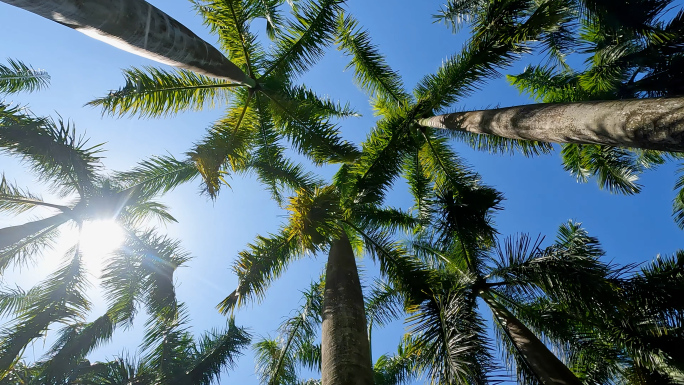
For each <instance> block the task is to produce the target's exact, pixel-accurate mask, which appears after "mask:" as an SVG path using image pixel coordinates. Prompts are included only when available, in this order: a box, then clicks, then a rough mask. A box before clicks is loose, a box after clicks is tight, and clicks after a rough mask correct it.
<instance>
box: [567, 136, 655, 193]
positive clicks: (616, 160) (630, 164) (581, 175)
mask: <svg viewBox="0 0 684 385" xmlns="http://www.w3.org/2000/svg"><path fill="white" fill-rule="evenodd" d="M561 155H562V157H563V168H564V169H565V170H566V171H569V172H570V173H571V174H572V175H573V176H574V177H575V178H577V181H578V182H582V183H586V182H587V181H588V179H589V177H590V176H594V177H596V182H597V183H598V185H599V187H600V188H606V189H608V191H610V192H613V193H621V194H626V195H631V194H637V193H639V192H640V191H641V185H640V184H639V183H637V180H638V179H639V174H640V173H641V172H642V170H643V168H642V167H641V165H640V164H639V163H637V161H636V160H635V157H634V155H633V154H632V153H630V152H629V151H627V150H625V149H622V148H617V147H608V146H600V145H595V144H564V145H563V150H562V152H561Z"/></svg>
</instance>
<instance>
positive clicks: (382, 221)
mask: <svg viewBox="0 0 684 385" xmlns="http://www.w3.org/2000/svg"><path fill="white" fill-rule="evenodd" d="M352 216H353V218H354V221H355V223H358V224H359V225H360V227H361V228H375V229H380V230H383V231H387V232H390V233H392V232H403V233H408V232H411V231H412V230H413V229H414V228H415V227H416V226H418V223H419V222H418V218H415V217H414V216H412V215H411V214H410V213H408V212H405V211H403V210H400V209H395V208H391V207H386V208H378V207H375V206H374V205H373V206H371V205H364V206H362V205H359V206H358V207H355V208H354V209H353V211H352Z"/></svg>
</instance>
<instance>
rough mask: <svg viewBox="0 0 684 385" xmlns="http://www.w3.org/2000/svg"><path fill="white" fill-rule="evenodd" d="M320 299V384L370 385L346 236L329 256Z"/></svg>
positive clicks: (359, 300) (363, 326)
mask: <svg viewBox="0 0 684 385" xmlns="http://www.w3.org/2000/svg"><path fill="white" fill-rule="evenodd" d="M325 274H326V276H325V294H324V296H323V335H322V343H321V358H322V368H321V380H322V384H323V385H348V384H354V385H371V384H372V383H373V369H372V366H371V359H370V348H369V343H368V335H367V334H366V314H365V312H364V303H363V293H362V292H361V282H360V281H359V274H358V271H357V269H356V261H355V259H354V252H353V251H352V247H351V243H349V239H348V238H347V235H346V234H343V235H342V236H341V237H340V239H337V240H335V241H334V242H333V244H332V246H331V247H330V253H329V255H328V266H327V268H326V273H325Z"/></svg>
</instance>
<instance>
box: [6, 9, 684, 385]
mask: <svg viewBox="0 0 684 385" xmlns="http://www.w3.org/2000/svg"><path fill="white" fill-rule="evenodd" d="M150 2H151V3H152V4H154V5H156V6H157V7H159V8H160V9H162V10H163V11H165V12H167V13H168V14H169V15H171V16H172V17H174V18H176V19H177V20H179V21H180V22H181V23H183V24H185V25H186V26H188V27H189V28H190V29H191V30H193V31H195V32H196V33H198V34H199V35H200V36H202V37H203V38H205V39H206V40H207V41H210V42H212V43H214V42H215V41H216V39H215V37H213V36H211V35H210V34H209V33H208V31H207V30H206V29H205V28H204V27H203V26H202V25H201V20H200V18H199V17H198V16H196V15H195V14H194V12H193V11H192V9H191V4H190V2H186V1H168V0H167V1H161V0H155V1H150ZM439 6H440V2H439V1H419V2H416V1H409V0H394V1H391V0H375V1H368V2H366V1H360V0H350V1H349V2H348V4H347V9H348V10H349V11H350V12H352V13H353V14H354V15H355V16H356V17H357V18H358V19H359V20H360V22H361V24H362V25H364V26H365V27H366V28H368V29H369V30H370V34H371V36H372V37H373V39H374V42H375V43H377V44H378V45H379V47H380V49H381V51H382V52H383V53H384V54H385V55H386V57H387V61H388V63H389V64H390V65H391V66H392V67H393V68H394V69H396V70H397V71H398V72H399V73H400V74H401V75H402V76H403V79H404V82H405V85H406V87H407V89H409V90H410V89H412V87H413V86H414V85H415V84H416V83H417V82H418V81H419V80H420V79H421V78H422V76H424V75H425V74H428V73H432V72H434V71H436V69H437V68H438V67H439V65H440V64H441V63H442V61H443V60H444V59H445V58H447V57H448V56H450V55H452V54H454V53H457V52H458V51H459V50H460V48H461V46H462V43H463V41H464V40H465V38H466V37H467V33H465V32H464V33H461V34H458V35H454V34H452V33H451V31H450V30H449V29H448V28H447V27H445V26H444V25H440V24H434V23H433V19H432V18H431V15H432V14H433V13H435V12H436V10H437V9H438V8H439ZM255 27H257V26H255ZM258 27H259V28H256V29H255V31H258V32H259V34H260V35H261V36H264V31H263V28H261V27H262V26H258ZM0 34H1V35H2V36H5V39H4V41H3V44H2V49H1V50H0V58H4V57H7V58H14V59H19V60H22V61H24V62H26V63H30V64H31V65H33V66H34V67H36V68H41V69H44V70H46V71H48V72H49V73H50V75H51V78H52V80H51V86H50V88H49V89H48V90H46V91H41V92H39V93H35V94H29V95H23V94H22V95H18V96H16V97H15V96H12V97H11V100H13V101H16V102H18V103H21V104H26V105H28V106H30V107H31V109H32V110H33V111H34V112H35V113H37V114H38V115H53V116H54V115H56V113H59V114H60V115H61V116H62V117H64V118H70V119H72V120H73V122H74V123H75V124H76V127H77V128H78V130H79V132H81V133H83V132H85V133H86V136H87V137H90V138H91V143H93V144H95V143H101V142H106V143H107V144H106V145H105V148H106V150H107V152H106V153H105V154H104V156H106V159H104V163H105V165H106V166H107V168H108V169H117V170H121V169H126V168H129V167H131V166H132V165H134V164H135V163H136V162H137V161H139V160H141V159H144V158H147V157H149V156H151V155H155V154H165V153H170V154H172V155H175V156H178V157H182V154H183V153H184V151H186V150H187V149H189V148H190V146H191V144H192V143H193V142H195V141H197V140H199V139H200V138H201V137H202V135H203V133H204V132H205V130H206V128H207V127H208V126H209V125H210V124H211V122H212V121H214V120H215V119H217V118H218V117H220V115H221V109H220V108H216V109H214V110H205V111H203V112H196V113H184V114H180V115H178V116H174V117H172V118H165V119H154V120H152V119H147V120H139V119H137V118H124V119H116V118H112V117H109V116H102V115H101V112H100V111H99V110H97V109H94V108H91V107H84V106H83V105H84V104H85V103H86V102H88V101H90V100H92V99H93V98H95V97H98V96H102V95H104V94H106V93H107V92H108V91H109V90H111V89H116V88H118V87H119V86H121V85H122V84H123V78H122V76H121V69H123V68H127V67H130V66H143V65H157V64H155V63H153V62H151V61H148V60H146V59H142V58H139V57H137V56H134V55H132V54H129V53H126V52H123V51H119V50H117V49H115V48H113V47H110V46H108V45H105V44H103V43H101V42H99V41H96V40H94V39H91V38H88V37H87V36H85V35H83V34H80V33H78V32H76V31H73V30H70V29H68V28H66V27H63V26H61V25H58V24H56V23H53V22H50V21H48V20H45V19H42V18H40V17H38V16H36V15H33V14H29V13H27V12H25V11H22V10H19V9H16V8H14V7H11V6H8V5H6V4H4V3H0ZM534 60H535V59H534V58H525V60H522V61H520V62H518V63H516V64H515V65H514V66H513V67H511V68H510V69H506V70H504V71H503V73H504V74H505V73H517V72H519V71H521V70H522V68H524V66H525V64H526V63H528V62H533V61H534ZM346 63H347V60H346V59H345V58H344V57H343V55H342V53H341V52H339V51H336V50H335V49H334V48H333V49H332V50H331V51H330V52H328V54H327V55H326V56H325V58H324V59H323V60H322V61H321V62H320V63H319V64H318V65H317V66H316V67H315V68H314V69H313V70H312V71H310V72H309V73H307V74H306V75H305V76H303V77H302V78H301V79H300V81H301V82H302V83H304V84H306V85H308V86H310V87H311V88H313V89H314V90H316V91H317V92H318V93H320V94H327V95H329V96H330V97H331V98H334V99H339V100H341V101H349V102H351V104H352V106H354V107H355V108H356V109H358V110H359V111H360V112H361V113H362V114H363V117H362V118H358V119H350V120H345V121H343V122H341V123H340V127H341V132H342V135H343V136H344V137H345V138H347V139H349V140H352V141H355V142H357V143H358V142H360V141H361V140H362V139H363V138H364V137H365V135H366V133H367V132H368V131H369V129H370V128H371V127H372V125H373V122H374V120H373V116H372V111H371V110H370V109H369V107H368V102H367V99H366V98H365V96H364V94H363V93H362V92H361V91H359V90H358V89H357V88H356V87H355V86H354V85H353V84H352V80H351V71H344V67H345V65H346ZM159 66H162V65H159ZM530 102H531V101H530V100H529V99H527V98H526V97H525V96H520V95H519V94H518V92H517V91H516V90H515V89H513V88H512V87H511V86H509V85H508V84H506V82H505V81H503V80H502V79H498V80H494V81H491V82H489V83H488V84H487V85H486V86H485V87H483V88H482V89H481V90H479V91H477V92H475V93H474V94H473V95H472V96H471V97H469V98H468V99H466V100H464V101H463V102H462V103H459V104H458V105H454V106H453V109H454V110H460V109H466V108H467V109H475V108H485V107H492V106H497V105H499V106H509V105H516V104H524V103H530ZM455 148H456V149H457V150H458V152H459V154H460V155H461V156H462V157H463V158H464V159H467V161H468V163H469V164H470V165H472V166H473V168H474V169H475V170H476V171H477V172H479V173H480V174H481V175H482V179H483V181H484V182H485V183H487V184H489V185H491V186H494V187H496V188H497V189H499V190H500V191H502V192H503V193H504V195H505V197H506V201H505V202H504V208H505V210H504V211H503V212H501V213H499V214H498V215H497V216H496V224H497V228H498V230H499V231H500V233H501V234H502V235H504V236H506V235H510V234H515V233H520V232H525V233H530V234H532V235H534V236H536V235H537V234H545V235H547V239H549V240H551V239H553V238H554V236H555V231H556V229H557V228H558V226H559V225H560V224H561V223H563V222H566V221H567V220H568V219H574V220H577V221H580V222H582V223H583V225H584V227H585V228H586V229H588V231H589V233H590V234H591V235H593V236H597V237H598V238H599V239H600V240H601V242H602V244H603V247H604V249H605V250H606V251H607V258H608V259H611V260H613V261H614V262H616V263H620V264H625V263H632V262H642V261H647V260H650V259H652V258H653V257H655V256H656V255H657V254H658V253H661V254H671V253H673V252H674V251H676V250H677V249H678V248H681V247H682V241H683V240H684V237H683V233H682V231H681V230H679V229H678V228H677V227H676V225H675V224H674V222H673V221H672V219H671V201H672V198H673V197H674V192H673V190H672V188H673V185H674V181H675V171H676V168H677V165H676V164H674V163H670V164H666V165H664V166H661V167H660V168H658V169H657V170H654V171H647V172H646V173H644V174H643V176H642V179H641V183H642V184H643V185H644V188H643V192H642V193H641V194H639V195H636V196H619V195H612V194H610V193H608V192H607V191H601V190H599V189H598V187H597V185H596V183H595V182H594V181H590V182H589V183H588V184H578V183H576V182H575V180H574V178H573V177H571V176H570V175H568V174H567V173H566V172H564V171H563V169H562V166H561V164H560V157H559V154H558V153H555V154H553V155H547V156H543V157H537V158H524V157H522V156H520V155H516V156H509V155H506V156H498V155H490V154H486V153H481V152H475V151H473V150H470V149H469V148H467V147H465V146H463V145H460V144H455ZM0 170H2V171H4V172H5V173H6V175H7V176H8V177H9V178H10V179H15V180H17V181H18V182H19V183H20V184H24V185H28V186H36V188H37V189H39V188H40V187H39V186H40V185H39V183H38V181H36V180H34V179H33V178H32V176H31V175H28V174H26V170H25V169H24V168H22V167H21V165H19V164H18V163H17V162H16V161H14V160H11V159H8V158H7V157H0ZM330 171H331V170H329V169H328V170H321V173H322V174H324V175H329V174H330ZM230 183H231V186H232V189H224V191H223V192H222V193H221V195H220V196H219V198H218V200H216V201H210V200H209V199H208V198H206V197H204V196H200V195H199V194H198V191H199V186H198V184H197V183H194V184H188V185H185V186H183V187H181V188H179V189H177V190H176V191H174V192H172V193H170V194H169V195H168V196H167V197H166V198H165V202H166V203H167V204H169V205H170V206H171V212H172V214H173V215H174V216H175V217H176V218H177V219H178V220H179V223H178V224H174V225H170V226H168V228H167V229H166V231H167V232H168V234H169V235H171V236H173V237H177V238H179V239H181V240H182V242H183V245H184V247H185V248H186V249H187V250H188V251H189V252H191V254H192V255H193V256H194V257H195V258H194V259H193V260H191V261H190V262H189V263H188V264H187V267H184V268H181V269H179V271H178V273H177V284H178V296H179V298H180V299H181V300H182V301H184V302H186V303H187V304H188V307H189V310H190V315H191V318H192V319H193V322H192V327H193V331H195V332H200V331H202V330H206V329H210V328H213V327H220V326H223V325H224V324H225V318H224V317H223V316H221V315H219V314H218V312H217V311H216V310H215V305H216V304H217V303H218V302H219V301H221V300H222V299H223V298H224V297H225V296H226V295H227V294H228V293H230V292H231V291H232V290H233V289H234V288H235V286H236V279H235V277H234V276H233V274H232V272H231V271H230V266H231V264H232V261H233V260H234V258H235V256H236V255H237V253H238V252H239V251H240V250H242V249H243V248H244V247H245V245H246V244H247V243H248V242H251V241H252V240H253V239H254V238H255V236H256V235H257V234H266V233H268V232H269V231H275V230H276V229H277V228H278V227H279V225H280V223H281V222H282V221H283V220H284V219H285V218H284V216H285V214H284V212H283V211H282V210H280V209H279V208H278V207H277V206H276V205H275V204H274V203H273V202H271V200H270V198H269V195H268V193H266V192H264V190H263V188H262V187H261V186H259V184H258V183H257V182H256V180H255V179H254V178H250V177H234V178H233V179H231V180H230ZM388 203H389V204H391V205H394V206H400V207H405V208H408V207H409V206H410V205H411V202H410V200H409V197H408V194H407V193H406V192H405V188H404V186H403V185H401V184H397V185H396V187H395V191H394V192H393V194H391V198H390V200H389V202H388ZM3 215H4V214H3ZM36 215H38V214H36ZM12 221H13V219H11V218H7V217H1V216H0V226H2V225H6V224H8V223H14V222H12ZM58 258H59V256H56V255H46V256H45V260H46V261H47V262H46V263H44V264H43V265H42V268H41V271H43V272H45V271H47V269H49V267H48V266H54V261H56V260H57V259H58ZM324 260H325V258H323V257H319V258H317V259H302V260H300V261H298V262H296V263H294V264H292V266H291V268H290V269H289V270H288V271H287V273H286V274H285V275H284V276H283V277H282V278H281V279H280V280H279V281H277V282H276V283H275V284H274V285H273V286H272V287H271V289H270V290H269V292H268V295H267V297H266V298H265V300H264V301H263V302H262V303H261V304H259V305H255V306H250V307H247V308H246V309H244V310H241V311H239V312H238V313H237V323H238V324H239V325H245V326H248V327H250V328H251V330H252V332H253V333H254V334H255V336H258V335H267V334H269V333H270V334H271V335H274V333H275V329H276V327H277V325H278V323H279V322H280V321H281V320H282V319H283V317H285V316H286V315H288V314H289V312H290V310H291V309H293V308H295V307H296V306H297V304H298V302H299V298H300V295H299V294H298V293H299V290H304V289H305V288H306V287H307V286H308V283H309V282H310V281H311V280H312V279H316V278H317V277H318V276H319V274H320V272H321V269H322V267H323V263H324ZM50 261H52V263H50ZM362 263H363V264H364V265H365V269H366V271H367V272H366V276H367V277H371V276H372V275H373V274H374V272H375V271H376V269H375V267H373V265H372V261H370V260H369V259H363V261H362ZM36 278H37V275H36V273H35V270H30V269H24V270H22V271H21V272H15V273H13V274H10V275H8V276H6V277H2V280H3V281H4V282H6V283H7V282H19V283H20V284H28V282H30V281H33V280H35V279H36ZM99 296H100V295H99V294H97V293H96V292H95V291H94V292H93V299H95V300H97V299H98V298H99ZM99 309H100V310H102V309H103V308H102V307H100V308H99ZM487 312H488V311H487V310H485V311H484V313H485V314H487ZM94 313H95V314H97V309H95V311H94ZM142 320H143V317H140V318H139V321H142ZM141 325H142V322H138V323H137V326H141ZM402 330H403V327H402V326H401V325H394V326H392V327H390V328H387V329H386V330H384V331H376V332H374V340H373V348H374V356H376V357H377V356H378V355H379V354H382V353H385V352H393V351H395V349H396V343H397V342H398V340H399V337H400V333H401V331H402ZM141 336H142V330H141V328H140V327H135V328H133V329H132V330H128V331H126V332H125V333H124V332H121V333H118V334H117V335H116V337H115V339H114V343H113V344H112V345H110V346H107V347H104V348H102V349H99V350H98V351H97V352H96V353H95V354H94V355H93V358H94V359H104V358H107V357H112V356H113V355H114V354H116V353H117V352H119V351H121V350H122V348H124V347H126V348H127V349H128V350H129V351H131V352H134V351H135V350H136V347H137V344H138V343H139V341H140V340H141ZM48 341H49V339H48ZM34 345H35V346H34V348H33V350H32V349H31V348H30V349H28V351H27V358H29V359H31V358H32V356H31V354H32V351H35V352H36V355H38V354H39V352H41V351H42V350H43V346H44V342H43V341H38V342H36V343H35V344H34ZM231 381H233V382H234V383H245V384H247V383H257V378H256V377H255V376H254V366H253V361H252V357H251V355H249V354H248V355H247V356H245V358H244V359H242V360H241V361H240V363H239V367H238V369H237V370H236V371H234V372H231V373H230V374H229V377H225V378H224V379H223V382H222V383H229V382H231Z"/></svg>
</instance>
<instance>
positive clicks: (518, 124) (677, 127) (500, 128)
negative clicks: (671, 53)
mask: <svg viewBox="0 0 684 385" xmlns="http://www.w3.org/2000/svg"><path fill="white" fill-rule="evenodd" d="M419 124H420V125H423V126H427V127H433V128H442V129H450V130H458V131H468V132H472V133H476V134H488V135H496V136H501V137H505V138H510V139H523V140H535V141H541V142H551V143H580V144H603V145H608V146H614V147H635V148H643V149H650V150H661V151H675V152H684V97H676V98H664V99H631V100H610V101H592V102H579V103H542V104H531V105H525V106H516V107H508V108H497V109H493V110H483V111H470V112H457V113H453V114H446V115H439V116H433V117H431V118H426V119H420V120H419Z"/></svg>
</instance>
